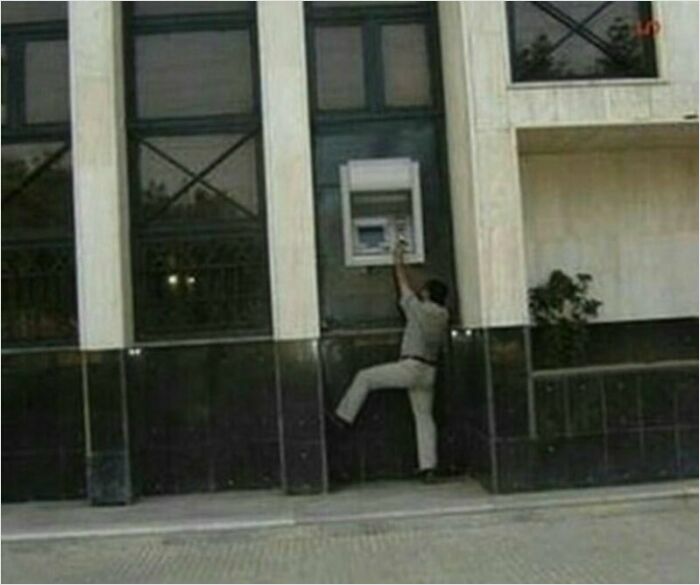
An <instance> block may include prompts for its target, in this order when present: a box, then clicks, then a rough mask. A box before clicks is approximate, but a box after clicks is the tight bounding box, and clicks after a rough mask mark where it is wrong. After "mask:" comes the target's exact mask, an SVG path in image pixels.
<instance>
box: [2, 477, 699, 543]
mask: <svg viewBox="0 0 700 585" xmlns="http://www.w3.org/2000/svg"><path fill="white" fill-rule="evenodd" d="M698 493H699V492H698V486H697V485H695V486H692V487H689V486H683V487H678V488H669V489H664V490H658V489H657V490H651V491H642V492H632V493H620V494H595V493H592V494H589V495H584V496H579V495H576V496H563V497H561V496H559V497H553V498H552V497H549V498H547V497H546V496H543V495H542V493H537V494H532V495H529V494H525V495H523V494H520V495H519V496H513V495H508V496H492V498H493V500H492V501H489V502H487V503H477V504H472V505H466V506H451V507H442V508H428V509H421V510H411V511H407V510H393V511H385V512H364V513H363V512H361V513H357V514H338V515H334V516H329V515H320V514H319V515H314V514H313V513H311V514H302V515H300V516H298V517H294V516H291V515H290V516H284V517H280V518H273V519H268V520H262V519H261V520H231V521H213V522H212V521H209V522H201V523H196V522H189V523H186V522H185V523H179V524H160V525H158V524H155V525H154V524H151V525H148V526H140V527H139V526H126V527H113V528H86V529H78V530H70V529H67V530H54V531H45V532H39V531H31V532H24V533H22V532H20V533H15V534H9V535H6V534H3V535H1V536H0V542H2V543H3V544H9V543H23V542H40V541H56V540H68V539H82V538H109V537H123V536H159V535H172V534H186V533H188V534H194V533H197V534H202V533H209V532H211V533H215V532H246V531H255V530H262V529H273V528H293V527H308V526H323V525H332V524H335V525H337V524H347V523H352V522H377V521H392V520H394V521H400V520H412V519H415V520H419V519H422V518H438V517H455V516H484V515H487V514H507V513H513V512H527V511H537V510H554V509H565V508H581V507H585V506H601V505H602V506H612V505H620V504H628V505H634V504H639V503H644V502H652V501H658V500H675V499H686V498H694V499H697V498H698ZM500 498H509V499H510V501H504V500H500V501H499V499H500ZM523 498H525V499H523Z"/></svg>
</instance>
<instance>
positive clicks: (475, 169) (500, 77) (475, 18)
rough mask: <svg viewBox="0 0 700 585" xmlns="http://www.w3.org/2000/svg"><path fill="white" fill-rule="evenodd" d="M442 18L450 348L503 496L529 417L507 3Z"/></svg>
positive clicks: (454, 5)
mask: <svg viewBox="0 0 700 585" xmlns="http://www.w3.org/2000/svg"><path fill="white" fill-rule="evenodd" d="M439 11H440V12H439V15H440V33H441V34H440V36H441V40H442V55H443V59H442V60H443V78H444V83H445V107H446V127H447V141H448V150H449V157H450V188H451V196H452V213H453V234H454V253H455V264H456V270H457V278H458V291H457V294H458V297H459V304H460V310H461V316H462V325H463V326H464V330H462V331H460V330H457V331H454V332H453V336H452V338H453V344H452V345H453V354H455V356H454V357H455V361H459V360H460V359H463V361H465V360H467V358H468V360H467V361H468V363H469V364H470V366H469V371H468V372H466V374H464V375H463V376H462V378H461V379H454V381H453V383H455V384H461V385H464V386H465V393H466V394H468V395H469V396H470V398H469V400H473V401H474V405H475V406H474V407H473V408H472V409H471V410H472V412H473V413H474V420H472V421H469V424H470V425H471V426H473V427H474V430H475V434H474V441H473V444H474V445H475V446H476V448H475V450H474V453H472V454H471V456H472V457H473V466H474V468H475V469H476V471H477V472H481V473H483V475H484V477H485V483H487V484H488V485H489V487H490V488H491V489H493V490H494V491H498V489H499V478H500V476H499V465H500V464H501V461H502V452H504V449H506V448H507V444H506V442H507V439H508V438H510V437H527V436H528V433H529V425H530V415H531V413H532V403H531V396H532V390H531V384H530V382H529V377H528V368H529V335H528V329H527V324H528V321H529V319H528V307H527V281H526V264H525V257H526V256H525V241H524V235H523V234H524V230H523V213H522V203H521V189H520V178H519V169H518V150H517V143H516V139H515V130H514V129H513V128H512V126H511V124H510V119H509V113H508V109H507V99H506V98H507V77H508V74H509V73H508V63H507V59H506V58H505V52H504V49H503V34H504V27H505V23H506V20H505V19H506V14H505V10H504V7H503V3H501V2H493V3H485V2H473V3H471V2H443V3H440V6H439ZM477 47H478V48H479V52H478V57H479V58H477V54H476V51H475V49H476V48H477ZM484 57H488V58H484ZM475 396H478V398H473V397H475ZM484 437H488V440H484ZM501 439H506V442H502V441H501Z"/></svg>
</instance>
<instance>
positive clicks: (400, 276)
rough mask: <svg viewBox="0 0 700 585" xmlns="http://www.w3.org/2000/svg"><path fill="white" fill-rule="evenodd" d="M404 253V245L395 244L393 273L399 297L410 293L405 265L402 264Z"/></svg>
mask: <svg viewBox="0 0 700 585" xmlns="http://www.w3.org/2000/svg"><path fill="white" fill-rule="evenodd" d="M404 252H405V246H404V243H403V242H401V241H398V242H396V245H395V246H394V273H395V274H396V283H397V284H398V286H399V295H400V296H404V295H406V294H408V293H410V292H411V284H410V283H409V281H408V275H407V274H406V265H405V264H404V263H403V255H404Z"/></svg>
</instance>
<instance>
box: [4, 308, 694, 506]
mask: <svg viewBox="0 0 700 585" xmlns="http://www.w3.org/2000/svg"><path fill="white" fill-rule="evenodd" d="M605 327H606V331H607V332H608V333H609V334H610V335H612V337H613V338H615V336H616V335H617V336H618V338H620V336H622V338H624V336H625V335H627V333H623V334H619V333H615V332H614V331H615V330H614V327H613V326H612V325H609V324H608V325H606V326H605ZM620 327H622V328H623V329H624V330H627V328H628V326H627V325H626V324H620ZM630 328H631V329H632V330H634V331H637V332H639V331H646V330H647V329H648V326H647V325H640V324H634V325H632V326H630ZM674 328H675V329H674ZM662 330H663V331H664V332H666V333H668V331H670V330H675V331H677V333H678V335H680V337H681V341H679V342H677V343H676V344H675V345H674V347H675V350H674V351H675V353H673V352H669V351H670V350H669V351H667V350H666V349H660V348H659V349H656V350H654V349H653V348H652V344H651V341H650V336H647V338H646V341H644V342H643V344H642V345H643V346H644V347H645V348H646V349H645V350H644V351H645V353H644V354H643V355H645V356H647V357H648V356H655V358H657V359H653V360H646V361H637V362H629V361H628V362H618V363H610V362H611V361H612V359H613V357H615V358H617V357H621V356H629V355H635V356H637V357H638V356H639V355H642V354H639V353H636V354H634V353H633V352H632V349H631V347H632V346H631V344H628V346H627V347H628V349H627V350H624V351H623V352H622V353H620V351H622V350H620V349H619V348H616V349H615V350H614V351H613V353H612V354H610V355H608V359H607V360H602V358H601V361H602V363H600V364H584V365H583V366H580V367H576V368H564V369H556V370H554V369H550V370H544V369H537V368H533V364H536V363H538V358H537V355H536V352H537V349H536V347H535V346H534V342H533V339H535V338H536V337H537V334H536V333H535V332H532V331H531V330H530V329H529V328H527V327H505V328H490V329H464V328H453V329H452V330H451V331H450V343H449V348H448V351H447V352H446V353H445V356H444V359H443V363H442V364H441V367H440V368H439V370H438V379H437V388H436V398H435V408H434V413H435V418H436V422H437V427H438V437H439V439H438V458H439V461H440V466H441V468H442V470H443V472H444V473H446V474H462V473H469V474H470V475H472V476H473V477H475V478H477V479H478V480H479V481H480V482H481V483H482V484H483V485H484V486H485V487H487V488H488V489H489V490H491V491H494V492H513V491H519V490H533V489H548V488H561V487H573V486H590V485H603V484H614V483H623V482H631V481H648V480H658V479H670V478H676V477H692V476H697V474H698V369H697V335H695V337H693V336H692V335H691V333H690V329H689V328H688V327H686V325H683V324H682V322H681V321H674V322H673V323H672V324H670V325H664V326H662ZM669 335H670V334H669ZM669 335H667V334H665V333H664V334H661V335H660V336H659V340H660V341H659V343H666V342H669ZM594 337H595V336H594ZM400 339H401V330H400V329H398V328H397V329H387V330H358V331H350V332H335V333H333V334H325V335H324V337H322V338H321V339H318V340H292V341H273V340H271V339H254V340H234V341H220V342H203V341H202V342H191V343H184V342H183V343H169V344H160V345H159V344H155V343H154V344H144V345H143V346H141V347H138V348H131V349H127V350H119V351H116V350H115V351H101V352H80V351H78V350H60V349H54V350H48V349H47V350H42V351H36V350H34V351H31V350H23V351H21V352H19V351H17V352H10V351H8V352H6V353H5V354H4V355H3V363H2V381H3V383H4V387H3V393H2V406H3V410H2V423H3V428H2V433H3V452H2V466H3V469H2V470H3V472H4V473H3V478H2V487H3V492H2V494H3V500H4V501H22V500H32V499H61V498H81V497H89V498H90V500H91V502H92V503H94V504H124V503H129V502H131V501H132V500H133V499H134V498H135V497H137V496H139V495H156V494H173V493H186V492H200V491H214V490H227V489H239V488H281V489H283V490H285V491H286V492H287V493H290V494H295V493H318V492H322V491H325V490H327V489H328V488H329V487H330V488H331V489H332V488H333V487H336V486H342V485H343V484H346V483H351V482H363V481H372V480H376V479H390V478H407V477H411V476H412V475H413V473H414V471H415V469H416V466H417V461H416V459H417V458H416V447H415V432H414V425H413V417H412V413H411V409H410V405H409V401H408V397H407V395H406V392H405V391H404V390H403V389H387V390H385V391H381V392H375V393H371V394H370V396H369V398H368V401H367V403H366V405H365V407H364V409H363V410H362V412H361V413H360V415H359V417H358V420H357V423H356V425H355V427H354V428H352V429H351V430H344V429H338V428H336V427H335V426H334V425H331V424H328V422H327V421H326V420H325V419H324V409H325V410H329V409H332V408H333V407H335V405H336V404H337V403H338V401H339V400H340V398H341V396H342V394H343V392H344V391H345V389H346V388H347V386H348V385H349V384H350V382H351V381H352V378H353V376H354V375H355V373H356V372H357V371H358V370H359V369H361V368H364V367H367V366H370V365H375V364H378V363H382V362H385V361H390V360H394V359H396V358H397V356H398V352H399V343H400ZM603 345H605V344H603ZM693 346H694V347H695V350H694V352H693V351H692V350H691V349H689V348H691V347H693ZM608 347H610V348H612V347H613V345H610V344H608ZM611 351H612V350H611ZM596 352H597V353H596ZM625 352H627V353H625ZM630 352H632V353H630ZM603 354H605V351H604V350H603V349H601V348H591V350H590V352H589V355H598V356H601V355H603ZM672 355H673V356H675V357H674V359H673V360H671V359H670V357H671V356H672ZM660 357H663V359H658V358H660Z"/></svg>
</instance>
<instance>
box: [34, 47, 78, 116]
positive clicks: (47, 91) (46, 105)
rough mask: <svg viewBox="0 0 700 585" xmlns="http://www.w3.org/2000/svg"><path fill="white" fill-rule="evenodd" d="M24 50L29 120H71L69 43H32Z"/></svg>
mask: <svg viewBox="0 0 700 585" xmlns="http://www.w3.org/2000/svg"><path fill="white" fill-rule="evenodd" d="M24 50H25V68H26V70H25V83H26V87H25V91H26V119H27V123H29V124H36V123H44V122H64V121H68V119H69V117H70V103H69V97H68V95H69V91H68V84H69V81H68V43H67V42H66V41H65V40H57V41H41V42H33V43H27V45H26V46H25V49H24Z"/></svg>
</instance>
